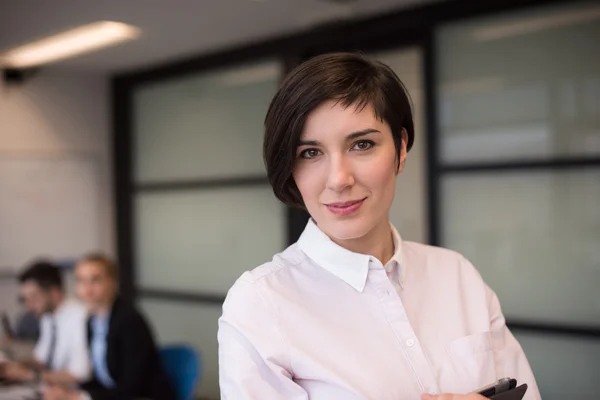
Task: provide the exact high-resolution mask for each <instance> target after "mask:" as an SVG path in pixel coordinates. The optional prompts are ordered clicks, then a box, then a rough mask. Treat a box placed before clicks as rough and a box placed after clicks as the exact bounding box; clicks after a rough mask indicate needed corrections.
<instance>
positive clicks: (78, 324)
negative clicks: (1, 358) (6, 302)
mask: <svg viewBox="0 0 600 400" xmlns="http://www.w3.org/2000/svg"><path fill="white" fill-rule="evenodd" d="M19 284H20V292H21V296H22V298H23V300H24V302H25V305H26V307H27V309H28V310H29V311H31V312H32V313H34V314H35V315H36V316H37V317H38V318H40V337H39V339H38V341H37V344H36V346H35V349H34V352H33V356H32V357H31V358H30V359H28V360H22V361H21V362H9V363H5V364H3V365H1V366H0V376H2V377H3V378H5V379H8V380H11V381H20V382H28V381H39V380H42V381H44V382H47V383H61V384H71V385H72V384H76V383H78V382H81V381H84V380H87V379H89V374H90V361H89V356H88V351H87V344H86V330H85V321H86V318H87V311H86V309H85V307H84V306H83V305H82V304H81V303H79V302H78V301H75V300H73V299H69V298H68V297H67V296H66V294H65V290H64V285H63V279H62V274H61V271H60V269H59V267H57V266H56V265H54V264H52V263H51V262H49V261H37V262H35V263H33V264H31V265H30V266H28V267H27V268H26V269H25V271H24V272H23V273H22V274H21V275H20V276H19Z"/></svg>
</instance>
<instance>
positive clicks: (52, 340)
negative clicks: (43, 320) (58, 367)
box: [46, 317, 56, 369]
mask: <svg viewBox="0 0 600 400" xmlns="http://www.w3.org/2000/svg"><path fill="white" fill-rule="evenodd" d="M55 347H56V321H54V317H52V318H51V319H50V346H49V347H48V358H47V359H46V368H48V369H52V362H53V361H54V348H55Z"/></svg>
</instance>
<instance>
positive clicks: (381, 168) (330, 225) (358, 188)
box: [293, 101, 406, 241]
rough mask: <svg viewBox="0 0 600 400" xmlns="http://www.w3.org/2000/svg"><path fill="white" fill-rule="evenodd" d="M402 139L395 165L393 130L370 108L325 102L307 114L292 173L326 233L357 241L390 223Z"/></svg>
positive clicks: (311, 213)
mask: <svg viewBox="0 0 600 400" xmlns="http://www.w3.org/2000/svg"><path fill="white" fill-rule="evenodd" d="M403 135H404V136H406V133H405V132H403ZM405 139H406V138H404V140H403V148H402V152H401V156H400V168H398V163H397V161H398V160H397V157H396V148H395V145H394V139H393V137H392V132H391V129H390V127H389V126H388V124H387V123H386V122H384V121H380V120H379V119H378V118H377V117H376V116H375V112H374V110H373V108H372V107H371V106H367V107H364V108H363V109H362V110H357V108H356V107H355V106H353V105H351V106H349V107H343V106H342V105H340V104H338V103H336V102H333V101H327V102H325V103H323V104H322V105H320V106H319V107H318V108H316V109H315V110H314V111H312V112H311V113H310V114H309V116H308V118H307V120H306V123H305V126H304V131H303V132H302V135H301V137H300V144H299V146H298V148H297V152H296V164H295V166H294V173H293V177H294V180H295V182H296V185H297V186H298V189H299V190H300V193H301V195H302V199H303V200H304V204H305V206H306V208H307V210H308V212H309V214H310V215H311V217H312V218H313V219H314V220H315V222H316V223H317V225H318V226H319V228H321V230H323V231H324V232H325V233H326V234H327V235H328V236H330V237H331V238H332V239H334V240H336V239H337V241H344V240H352V239H360V238H362V237H364V236H366V235H367V234H369V233H370V232H371V231H372V230H373V229H374V228H376V227H378V226H380V224H387V223H388V210H389V208H390V206H391V204H392V201H393V199H394V193H395V184H396V175H397V173H398V172H400V171H401V170H402V168H403V165H404V159H405V157H406V147H405V146H406V145H405V143H406V140H405Z"/></svg>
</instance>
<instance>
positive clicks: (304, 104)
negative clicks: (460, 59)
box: [263, 53, 415, 208]
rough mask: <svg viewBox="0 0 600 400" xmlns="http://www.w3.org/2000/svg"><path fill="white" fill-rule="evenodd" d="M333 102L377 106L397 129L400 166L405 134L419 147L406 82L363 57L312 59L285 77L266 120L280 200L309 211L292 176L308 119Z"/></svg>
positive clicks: (268, 157)
mask: <svg viewBox="0 0 600 400" xmlns="http://www.w3.org/2000/svg"><path fill="white" fill-rule="evenodd" d="M328 100H334V101H337V102H339V104H341V105H342V106H344V107H349V106H351V105H353V106H356V107H357V108H358V109H359V110H360V109H363V108H364V107H367V106H369V105H370V106H372V107H373V109H374V111H375V115H376V117H377V118H379V119H380V120H382V121H385V122H386V123H387V124H388V125H389V126H390V128H391V131H392V136H393V138H394V143H395V145H396V153H397V156H398V162H399V160H400V150H401V148H402V130H403V129H405V130H406V132H407V134H408V141H407V143H406V148H407V151H408V150H410V148H411V147H412V145H413V141H414V136H415V132H414V125H413V117H412V107H411V101H410V97H409V95H408V92H407V90H406V88H405V87H404V84H403V83H402V82H401V81H400V79H399V78H398V76H397V75H396V73H395V72H394V71H393V70H392V69H391V68H390V67H388V66H387V65H385V64H383V63H381V62H379V61H374V60H369V59H368V58H366V57H365V56H363V55H362V54H359V53H330V54H324V55H321V56H317V57H315V58H312V59H310V60H308V61H306V62H304V63H302V64H300V65H299V66H298V67H296V68H295V69H294V70H293V71H292V72H290V74H289V75H288V76H287V77H286V78H285V80H284V81H283V83H282V84H281V86H280V87H279V90H278V91H277V93H276V94H275V96H274V97H273V100H272V101H271V104H270V106H269V110H268V111H267V115H266V117H265V136H264V142H263V157H264V161H265V166H266V168H267V176H268V178H269V182H270V183H271V186H272V187H273V191H274V193H275V196H277V198H278V199H279V200H281V201H282V202H283V203H285V204H287V205H289V206H295V207H301V208H304V202H303V201H302V196H301V195H300V191H299V190H298V187H297V186H296V183H295V182H294V179H293V176H292V173H293V169H294V164H295V159H296V148H297V146H298V143H299V140H300V136H301V135H302V131H303V129H304V124H305V122H306V119H307V117H308V115H309V114H310V113H311V112H312V111H313V110H314V109H315V108H317V107H318V106H319V105H321V104H322V103H324V102H325V101H328Z"/></svg>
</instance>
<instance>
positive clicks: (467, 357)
mask: <svg viewBox="0 0 600 400" xmlns="http://www.w3.org/2000/svg"><path fill="white" fill-rule="evenodd" d="M502 336H503V335H502V332H500V331H498V332H496V331H486V332H479V333H475V334H472V335H469V336H464V337H461V338H459V339H456V340H454V341H452V342H450V343H449V344H448V345H447V351H448V354H449V356H450V359H451V362H452V365H453V368H454V372H455V374H456V375H457V376H456V377H457V382H462V383H463V384H464V385H461V386H463V387H462V388H461V389H462V391H464V392H468V391H472V390H476V389H477V388H480V387H482V386H485V385H487V384H489V383H492V382H494V381H496V380H497V379H498V378H497V377H496V363H495V357H494V352H495V351H497V350H500V349H501V348H502V346H503V343H502Z"/></svg>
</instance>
